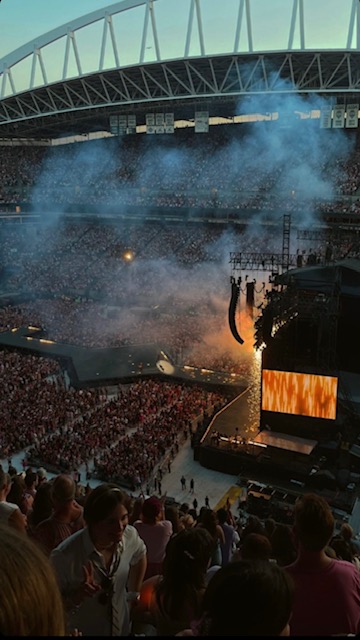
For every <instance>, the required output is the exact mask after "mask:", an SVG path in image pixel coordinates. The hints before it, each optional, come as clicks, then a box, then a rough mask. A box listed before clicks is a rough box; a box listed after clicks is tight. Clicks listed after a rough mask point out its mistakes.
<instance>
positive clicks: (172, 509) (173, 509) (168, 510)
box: [164, 504, 183, 535]
mask: <svg viewBox="0 0 360 640" xmlns="http://www.w3.org/2000/svg"><path fill="white" fill-rule="evenodd" d="M164 515H165V520H169V521H170V522H171V524H172V528H173V533H172V535H175V533H179V531H180V530H181V529H182V528H183V527H182V525H181V522H180V515H179V508H178V507H177V506H176V505H175V504H169V505H167V504H165V512H164Z"/></svg>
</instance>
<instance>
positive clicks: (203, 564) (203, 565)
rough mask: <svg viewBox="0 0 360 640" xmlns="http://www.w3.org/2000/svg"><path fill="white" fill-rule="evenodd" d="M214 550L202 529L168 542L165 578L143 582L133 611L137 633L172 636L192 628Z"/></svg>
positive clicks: (178, 536)
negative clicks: (138, 599)
mask: <svg viewBox="0 0 360 640" xmlns="http://www.w3.org/2000/svg"><path fill="white" fill-rule="evenodd" d="M213 549H214V540H213V538H212V536H211V535H210V533H209V532H208V531H207V530H206V529H204V528H202V527H195V528H192V529H184V530H183V531H180V532H179V533H177V534H176V535H175V536H173V537H172V538H171V539H170V540H169V542H168V545H167V547H166V555H165V561H164V567H163V575H162V576H153V577H152V578H150V579H149V580H145V581H144V583H143V586H142V589H141V594H140V602H139V605H138V606H137V607H136V609H134V610H133V621H134V624H133V631H134V632H135V633H141V632H142V631H145V633H146V635H151V633H150V631H151V629H152V631H153V633H154V630H155V631H156V633H157V635H159V636H165V635H170V636H173V635H175V634H176V633H178V632H179V631H181V630H182V629H185V628H187V627H188V626H189V625H190V622H191V620H192V619H194V618H196V617H197V616H198V615H199V613H200V610H201V601H202V597H203V594H204V591H205V588H206V582H207V581H206V572H207V569H208V567H209V563H210V560H211V556H212V554H213ZM144 625H145V626H144ZM149 625H150V631H149Z"/></svg>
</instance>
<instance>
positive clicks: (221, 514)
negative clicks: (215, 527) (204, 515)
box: [216, 507, 228, 524]
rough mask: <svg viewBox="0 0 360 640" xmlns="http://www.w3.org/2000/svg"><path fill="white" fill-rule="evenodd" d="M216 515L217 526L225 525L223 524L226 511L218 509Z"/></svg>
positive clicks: (221, 508) (222, 508)
mask: <svg viewBox="0 0 360 640" xmlns="http://www.w3.org/2000/svg"><path fill="white" fill-rule="evenodd" d="M216 515H217V519H218V521H219V524H225V522H227V518H228V512H227V511H226V509H224V507H220V509H218V510H217V512H216Z"/></svg>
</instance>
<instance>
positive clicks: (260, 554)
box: [233, 533, 273, 561]
mask: <svg viewBox="0 0 360 640" xmlns="http://www.w3.org/2000/svg"><path fill="white" fill-rule="evenodd" d="M272 555H273V553H272V546H271V542H270V540H269V538H268V537H267V536H263V535H261V533H249V534H248V535H247V536H246V538H245V540H244V542H243V543H242V545H241V547H240V549H239V551H236V552H235V554H234V556H233V560H234V561H235V560H237V559H242V560H270V558H271V557H272Z"/></svg>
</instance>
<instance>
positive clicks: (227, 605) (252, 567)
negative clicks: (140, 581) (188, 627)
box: [183, 560, 293, 637]
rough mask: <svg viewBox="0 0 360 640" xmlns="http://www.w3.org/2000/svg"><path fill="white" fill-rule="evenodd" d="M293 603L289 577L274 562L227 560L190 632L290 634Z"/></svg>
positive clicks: (219, 635)
mask: <svg viewBox="0 0 360 640" xmlns="http://www.w3.org/2000/svg"><path fill="white" fill-rule="evenodd" d="M292 604H293V584H292V580H291V578H290V576H289V575H287V574H286V571H285V570H284V569H282V568H281V567H279V566H278V565H277V564H275V563H272V562H264V561H260V560H256V561H254V560H239V561H236V562H230V563H229V564H227V565H226V566H225V567H221V569H219V571H217V572H216V574H215V575H214V576H213V578H212V579H211V580H210V582H209V584H208V586H207V588H206V591H205V594H204V598H203V602H202V616H201V618H200V619H199V621H198V622H197V623H194V624H193V630H194V632H193V635H201V636H218V637H222V636H240V637H241V636H242V637H247V636H285V635H289V631H290V628H289V623H290V620H291V612H292ZM183 635H185V633H184V634H183ZM187 635H188V634H187Z"/></svg>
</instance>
